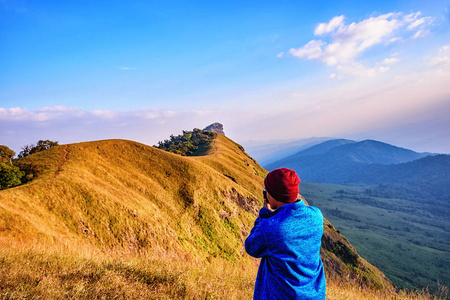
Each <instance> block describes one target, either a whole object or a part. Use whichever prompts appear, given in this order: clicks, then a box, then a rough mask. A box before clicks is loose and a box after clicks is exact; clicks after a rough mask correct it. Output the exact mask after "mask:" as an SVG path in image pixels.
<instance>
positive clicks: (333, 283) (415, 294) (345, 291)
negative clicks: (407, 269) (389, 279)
mask: <svg viewBox="0 0 450 300" xmlns="http://www.w3.org/2000/svg"><path fill="white" fill-rule="evenodd" d="M447 296H448V289H447V288H446V287H441V288H440V289H439V291H438V292H437V293H435V294H433V293H430V292H429V291H428V290H427V289H424V290H422V291H414V290H413V291H407V290H399V291H397V292H394V293H393V292H391V291H388V290H376V289H367V288H362V287H361V285H359V284H358V283H357V282H354V281H351V280H349V281H342V280H341V279H338V278H335V279H328V280H327V299H328V300H342V299H352V300H367V299H370V300H445V299H448V298H447Z"/></svg>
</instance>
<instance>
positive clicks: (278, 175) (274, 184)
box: [264, 168, 300, 203]
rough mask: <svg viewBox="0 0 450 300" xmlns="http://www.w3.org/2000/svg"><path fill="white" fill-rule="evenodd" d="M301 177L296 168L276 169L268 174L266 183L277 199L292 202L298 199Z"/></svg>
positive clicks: (270, 192)
mask: <svg viewBox="0 0 450 300" xmlns="http://www.w3.org/2000/svg"><path fill="white" fill-rule="evenodd" d="M299 183H300V178H298V176H297V173H295V171H294V170H289V169H287V168H281V169H276V170H273V171H272V172H270V173H269V174H267V176H266V179H264V185H265V186H266V190H267V192H268V193H269V194H270V196H272V197H273V198H274V199H275V200H278V201H281V202H285V203H290V202H295V201H297V195H298V184H299Z"/></svg>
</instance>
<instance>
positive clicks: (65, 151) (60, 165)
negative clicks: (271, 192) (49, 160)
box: [53, 145, 68, 178]
mask: <svg viewBox="0 0 450 300" xmlns="http://www.w3.org/2000/svg"><path fill="white" fill-rule="evenodd" d="M67 147H68V145H66V146H65V147H64V156H63V160H62V162H61V163H60V164H59V165H58V167H57V168H56V171H55V174H54V175H53V178H55V177H56V175H57V174H58V173H59V171H61V167H62V166H63V165H64V163H65V162H66V161H67V153H68V151H67Z"/></svg>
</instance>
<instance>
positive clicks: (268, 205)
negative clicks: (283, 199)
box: [263, 198, 273, 211]
mask: <svg viewBox="0 0 450 300" xmlns="http://www.w3.org/2000/svg"><path fill="white" fill-rule="evenodd" d="M263 206H264V207H265V208H267V209H268V210H270V211H273V209H272V207H271V206H270V203H269V201H268V200H267V198H266V199H264V205H263Z"/></svg>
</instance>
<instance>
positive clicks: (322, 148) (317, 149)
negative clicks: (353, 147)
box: [295, 139, 356, 156]
mask: <svg viewBox="0 0 450 300" xmlns="http://www.w3.org/2000/svg"><path fill="white" fill-rule="evenodd" d="M353 143H356V142H355V141H351V140H346V139H336V140H329V141H326V142H323V143H320V144H317V145H315V146H312V147H310V148H307V149H305V150H303V151H299V152H298V153H296V155H295V156H305V155H318V154H324V153H326V152H328V151H330V150H331V149H333V148H335V147H338V146H343V145H347V144H353Z"/></svg>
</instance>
